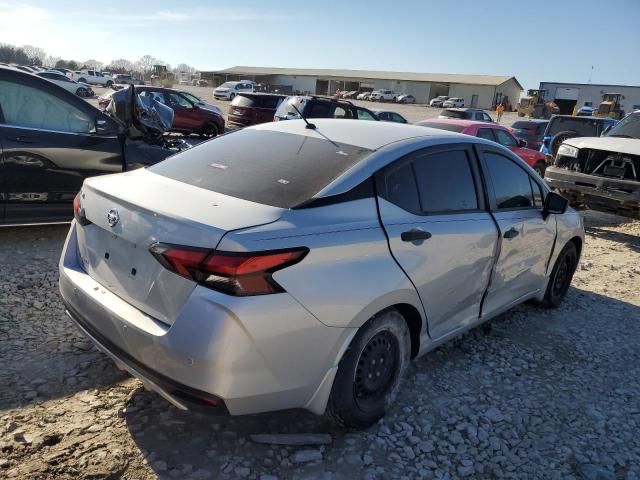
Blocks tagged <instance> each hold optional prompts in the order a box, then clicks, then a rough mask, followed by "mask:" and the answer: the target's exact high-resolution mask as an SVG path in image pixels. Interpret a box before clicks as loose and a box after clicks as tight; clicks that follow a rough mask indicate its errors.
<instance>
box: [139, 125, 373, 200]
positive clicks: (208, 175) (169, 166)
mask: <svg viewBox="0 0 640 480" xmlns="http://www.w3.org/2000/svg"><path fill="white" fill-rule="evenodd" d="M370 153H371V151H370V150H367V149H364V148H359V147H355V146H353V145H346V144H340V143H336V142H333V141H331V140H329V139H324V138H312V137H307V136H305V135H294V134H291V133H282V132H274V131H269V130H253V129H245V130H240V131H236V132H233V133H230V134H227V135H222V136H220V137H218V138H216V139H213V140H210V141H208V142H205V143H203V144H201V145H198V146H197V147H194V148H191V149H189V150H187V151H185V152H182V153H180V154H178V155H174V156H173V157H171V158H168V159H167V160H165V161H163V162H160V163H158V164H156V165H154V166H152V167H149V170H150V171H152V172H154V173H157V174H159V175H163V176H165V177H169V178H172V179H174V180H178V181H180V182H184V183H188V184H190V185H193V186H196V187H200V188H205V189H207V190H211V191H214V192H218V193H222V194H225V195H230V196H232V197H236V198H241V199H243V200H249V201H252V202H257V203H262V204H265V205H272V206H274V207H280V208H292V207H295V206H297V205H300V204H302V203H304V202H306V201H307V200H309V199H311V198H312V197H313V196H314V195H315V194H316V193H318V192H319V191H320V190H322V189H323V188H324V187H326V186H327V185H328V184H329V183H331V182H332V181H333V180H335V179H336V178H338V177H339V176H340V175H341V174H342V173H344V172H345V171H347V170H348V169H349V168H351V167H352V166H353V165H355V164H356V163H358V162H359V161H360V160H362V159H363V158H365V157H366V156H367V155H369V154H370Z"/></svg>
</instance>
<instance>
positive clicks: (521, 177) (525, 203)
mask: <svg viewBox="0 0 640 480" xmlns="http://www.w3.org/2000/svg"><path fill="white" fill-rule="evenodd" d="M484 159H485V162H486V165H487V169H488V170H489V177H490V178H491V183H492V185H493V191H494V193H495V196H496V205H497V207H498V209H502V208H530V207H533V206H534V205H535V204H534V201H533V194H532V191H531V182H530V180H529V174H528V173H527V172H525V171H524V170H523V169H522V168H520V167H519V166H518V165H516V163H515V162H513V161H511V160H510V159H508V158H507V157H504V156H502V155H499V154H497V153H492V152H485V153H484Z"/></svg>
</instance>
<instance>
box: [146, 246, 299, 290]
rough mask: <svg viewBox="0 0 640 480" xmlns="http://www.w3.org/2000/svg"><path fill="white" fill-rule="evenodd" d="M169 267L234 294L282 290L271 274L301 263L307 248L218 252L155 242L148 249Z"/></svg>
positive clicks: (209, 285)
mask: <svg viewBox="0 0 640 480" xmlns="http://www.w3.org/2000/svg"><path fill="white" fill-rule="evenodd" d="M149 251H150V252H151V254H152V255H153V256H154V257H155V258H156V259H157V260H158V261H159V262H160V263H161V264H162V265H163V266H164V267H165V268H167V269H168V270H171V271H172V272H173V273H175V274H177V275H180V276H182V277H185V278H188V279H189V280H193V281H195V282H198V283H199V284H200V285H203V286H205V287H208V288H211V289H213V290H217V291H219V292H223V293H226V294H229V295H234V296H239V297H243V296H249V295H267V294H271V293H281V292H284V289H283V288H282V286H280V285H279V284H278V283H277V282H276V281H275V280H274V279H273V276H272V275H273V273H274V272H276V271H278V270H282V269H283V268H286V267H289V266H291V265H294V264H296V263H298V262H300V261H301V260H302V259H303V258H304V257H305V255H306V254H307V253H308V252H309V249H308V248H306V247H302V248H293V249H287V250H271V251H265V252H241V253H237V252H218V251H212V250H210V249H206V248H195V247H184V246H178V245H169V244H164V243H158V244H155V245H153V246H152V247H151V249H150V250H149Z"/></svg>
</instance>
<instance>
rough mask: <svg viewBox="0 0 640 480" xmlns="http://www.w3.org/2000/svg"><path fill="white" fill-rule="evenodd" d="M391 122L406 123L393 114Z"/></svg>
mask: <svg viewBox="0 0 640 480" xmlns="http://www.w3.org/2000/svg"><path fill="white" fill-rule="evenodd" d="M391 120H392V121H394V122H398V123H406V121H405V119H404V118H402V117H401V116H400V115H398V114H397V113H392V114H391Z"/></svg>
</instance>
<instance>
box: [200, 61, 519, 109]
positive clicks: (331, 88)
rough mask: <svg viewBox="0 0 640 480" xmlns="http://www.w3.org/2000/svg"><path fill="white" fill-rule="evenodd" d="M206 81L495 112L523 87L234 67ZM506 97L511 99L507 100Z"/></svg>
mask: <svg viewBox="0 0 640 480" xmlns="http://www.w3.org/2000/svg"><path fill="white" fill-rule="evenodd" d="M201 75H202V78H205V79H209V80H213V82H214V84H215V85H216V86H217V85H220V84H222V83H224V82H226V81H233V80H252V81H254V82H258V83H263V84H268V85H270V86H271V87H272V89H273V88H277V89H278V90H279V91H281V92H283V93H299V94H303V93H306V94H314V95H331V94H333V93H334V92H335V91H336V90H338V89H339V90H341V91H351V90H357V91H370V90H377V89H390V90H393V91H395V92H398V93H407V94H411V95H413V96H415V97H416V101H417V102H418V103H427V102H428V101H429V100H430V99H432V98H434V97H437V96H438V95H448V96H450V97H461V98H464V101H465V106H469V107H479V108H491V107H492V106H493V105H495V104H496V101H497V102H500V101H505V100H508V101H510V102H511V104H512V105H515V104H516V103H517V102H518V98H519V97H520V92H521V91H522V86H521V85H520V83H519V82H518V80H516V78H515V77H507V76H498V75H460V74H446V73H412V72H380V71H370V70H332V69H314V68H270V67H232V68H228V69H226V70H221V71H215V72H201ZM505 97H507V98H506V99H505Z"/></svg>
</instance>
